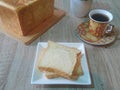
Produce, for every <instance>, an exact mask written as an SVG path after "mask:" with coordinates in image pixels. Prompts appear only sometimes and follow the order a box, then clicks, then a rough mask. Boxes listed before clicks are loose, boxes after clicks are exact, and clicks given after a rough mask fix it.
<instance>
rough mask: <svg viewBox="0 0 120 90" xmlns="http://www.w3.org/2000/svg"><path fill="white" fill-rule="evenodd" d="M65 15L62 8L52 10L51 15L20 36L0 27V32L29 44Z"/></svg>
mask: <svg viewBox="0 0 120 90" xmlns="http://www.w3.org/2000/svg"><path fill="white" fill-rule="evenodd" d="M64 16H65V12H64V11H63V10H56V9H55V10H54V14H53V16H51V17H50V18H48V19H47V20H45V21H44V22H43V23H41V24H40V25H39V26H38V27H36V28H35V29H34V30H32V32H30V33H28V35H27V36H21V35H18V34H16V33H14V32H10V31H5V30H3V29H0V31H1V32H3V33H5V34H6V35H8V36H11V37H13V38H14V39H16V40H19V41H21V42H23V43H24V44H26V45H29V44H31V43H32V42H33V41H34V40H36V39H37V38H38V37H40V36H41V35H42V34H43V33H44V32H46V31H47V30H49V29H50V28H51V27H52V26H53V25H55V24H56V23H57V22H58V21H59V20H60V19H62V18H63V17H64Z"/></svg>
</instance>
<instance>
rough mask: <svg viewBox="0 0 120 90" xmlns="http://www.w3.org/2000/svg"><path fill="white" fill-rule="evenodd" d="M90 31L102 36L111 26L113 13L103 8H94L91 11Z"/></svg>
mask: <svg viewBox="0 0 120 90" xmlns="http://www.w3.org/2000/svg"><path fill="white" fill-rule="evenodd" d="M89 18H90V21H89V33H90V34H92V35H93V36H95V37H97V38H99V39H100V38H102V37H103V36H104V34H105V32H106V30H107V28H108V27H109V26H110V24H109V23H110V22H111V21H112V19H113V15H112V14H111V13H110V12H109V11H107V10H103V9H94V10H91V11H90V12H89Z"/></svg>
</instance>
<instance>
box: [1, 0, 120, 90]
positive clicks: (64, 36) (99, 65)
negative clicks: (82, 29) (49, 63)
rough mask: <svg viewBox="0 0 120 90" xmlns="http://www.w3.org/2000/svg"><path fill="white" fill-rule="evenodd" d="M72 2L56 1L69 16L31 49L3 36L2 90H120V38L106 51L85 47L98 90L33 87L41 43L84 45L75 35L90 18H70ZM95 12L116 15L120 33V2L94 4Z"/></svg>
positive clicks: (105, 0)
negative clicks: (102, 11)
mask: <svg viewBox="0 0 120 90" xmlns="http://www.w3.org/2000/svg"><path fill="white" fill-rule="evenodd" d="M69 1H70V0H56V2H55V6H56V7H58V8H60V9H62V10H65V11H66V12H67V15H66V16H65V17H64V18H63V19H62V20H61V21H60V22H59V23H57V24H56V25H55V26H53V27H52V28H51V29H50V30H49V31H47V32H46V33H44V34H43V35H42V36H40V37H39V38H38V39H37V40H36V41H35V42H33V43H32V44H31V45H29V46H26V45H24V44H22V43H21V42H18V41H16V40H14V39H12V38H10V37H8V36H6V35H4V34H2V33H0V90H41V89H42V90H53V89H56V90H69V89H70V90H120V35H119V36H118V38H117V41H116V42H115V43H114V44H113V45H111V46H109V47H107V48H105V47H96V46H91V45H88V44H85V47H86V51H87V54H88V59H89V62H90V68H91V73H92V76H93V81H94V88H88V89H87V88H76V87H72V88H69V86H66V87H61V88H57V87H56V88H51V86H48V87H47V88H46V87H45V85H42V86H40V87H35V86H33V85H31V83H30V82H31V74H32V69H33V62H34V57H35V52H36V46H37V43H38V42H47V41H48V40H52V41H57V42H80V40H78V39H77V38H76V37H75V35H74V33H73V31H74V30H75V28H76V27H77V26H78V25H79V24H80V23H81V22H83V21H84V20H86V18H76V17H71V16H70V15H69V10H70V8H69V7H70V6H69ZM93 1H94V2H93V7H92V8H102V9H107V10H109V11H111V12H112V13H113V15H114V20H113V21H112V24H114V25H115V27H116V29H117V30H118V31H120V24H119V21H120V12H119V9H120V5H119V0H114V1H113V0H93Z"/></svg>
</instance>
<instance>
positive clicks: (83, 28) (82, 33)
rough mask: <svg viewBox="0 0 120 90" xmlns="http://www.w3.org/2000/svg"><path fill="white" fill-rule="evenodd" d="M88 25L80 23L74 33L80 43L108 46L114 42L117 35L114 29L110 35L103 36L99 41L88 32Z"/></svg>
mask: <svg viewBox="0 0 120 90" xmlns="http://www.w3.org/2000/svg"><path fill="white" fill-rule="evenodd" d="M88 25H89V24H88V22H84V23H81V24H80V25H79V26H78V28H77V30H76V31H75V32H76V36H77V37H78V38H79V39H81V40H82V41H84V42H86V43H88V44H92V45H108V44H111V43H113V42H114V41H115V40H116V37H117V34H116V31H115V29H113V30H112V34H111V35H105V36H103V37H102V38H100V39H99V38H96V37H95V36H93V35H91V34H90V33H89V32H88V31H89V29H88Z"/></svg>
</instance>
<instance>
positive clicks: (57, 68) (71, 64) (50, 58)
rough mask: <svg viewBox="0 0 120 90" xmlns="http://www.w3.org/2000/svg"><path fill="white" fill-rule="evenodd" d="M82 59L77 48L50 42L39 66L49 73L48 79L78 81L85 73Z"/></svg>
mask: <svg viewBox="0 0 120 90" xmlns="http://www.w3.org/2000/svg"><path fill="white" fill-rule="evenodd" d="M81 57H82V55H81V52H80V51H79V50H78V49H76V48H71V47H67V46H64V45H61V44H57V43H55V42H52V41H48V47H47V48H46V49H43V50H42V52H41V54H40V56H39V62H38V64H37V66H38V68H39V70H40V71H43V72H47V73H46V77H47V78H55V77H63V78H66V79H70V80H76V79H77V78H78V77H79V76H80V75H82V73H83V72H82V68H81V64H80V62H81Z"/></svg>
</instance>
